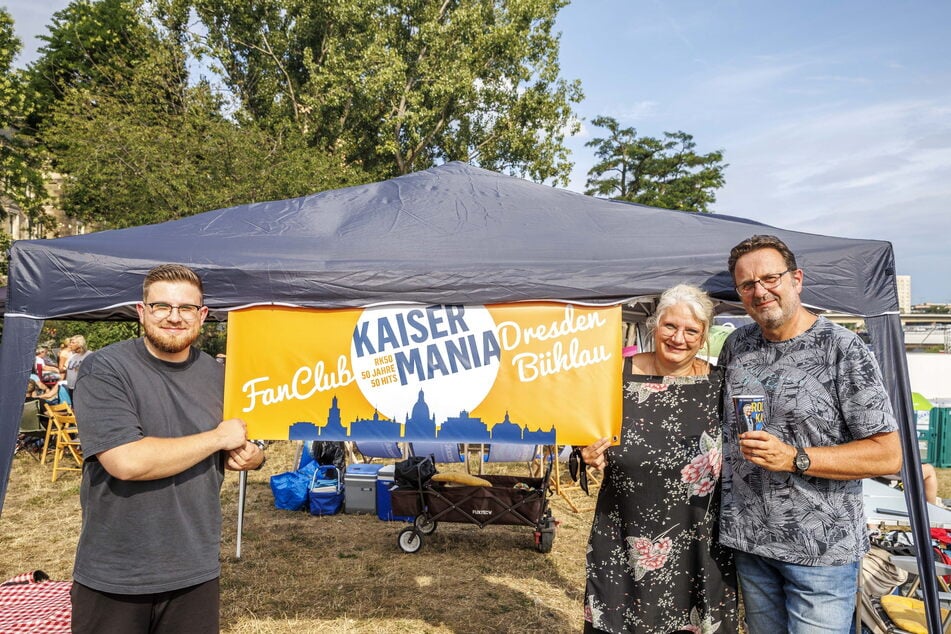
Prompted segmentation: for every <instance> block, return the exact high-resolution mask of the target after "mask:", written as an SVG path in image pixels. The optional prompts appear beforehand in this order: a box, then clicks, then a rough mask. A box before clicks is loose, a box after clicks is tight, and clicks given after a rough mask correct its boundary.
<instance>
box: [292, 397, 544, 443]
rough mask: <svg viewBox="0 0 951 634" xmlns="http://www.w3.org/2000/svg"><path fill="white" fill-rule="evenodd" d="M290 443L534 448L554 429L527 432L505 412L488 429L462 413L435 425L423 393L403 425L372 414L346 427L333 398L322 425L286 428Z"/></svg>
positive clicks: (302, 422) (434, 417)
mask: <svg viewBox="0 0 951 634" xmlns="http://www.w3.org/2000/svg"><path fill="white" fill-rule="evenodd" d="M288 439H289V440H364V441H371V440H372V441H397V440H398V441H417V442H418V441H432V440H438V441H441V442H489V441H495V442H506V443H513V444H515V443H525V444H536V445H553V444H555V427H554V425H551V427H550V428H549V429H548V431H545V430H541V429H539V430H529V429H528V427H527V425H520V424H518V423H517V422H514V421H512V420H511V419H509V415H508V412H506V413H505V417H504V418H503V420H501V421H499V422H497V423H495V424H493V425H492V426H491V428H490V427H489V425H488V424H487V423H486V422H485V421H483V420H482V419H481V418H474V417H472V416H470V415H469V412H467V411H465V410H462V411H460V412H459V415H458V416H450V417H449V418H447V419H445V420H444V421H442V422H440V423H439V424H437V422H436V416H435V415H432V414H430V411H429V405H428V404H427V403H426V398H425V394H424V391H423V390H420V391H419V398H418V399H417V401H416V403H415V404H414V405H413V410H412V413H410V414H407V416H406V418H405V419H404V421H403V422H399V421H396V420H389V419H387V418H385V417H382V416H380V414H379V412H374V414H373V417H372V418H358V419H355V420H352V421H350V422H349V424H347V425H345V424H344V423H343V415H342V412H341V410H340V406H339V404H338V401H337V397H336V396H334V397H333V401H332V404H331V406H330V409H329V411H328V413H327V421H326V423H325V424H324V425H317V424H315V423H313V422H308V421H299V422H296V423H294V424H292V425H290V426H289V427H288Z"/></svg>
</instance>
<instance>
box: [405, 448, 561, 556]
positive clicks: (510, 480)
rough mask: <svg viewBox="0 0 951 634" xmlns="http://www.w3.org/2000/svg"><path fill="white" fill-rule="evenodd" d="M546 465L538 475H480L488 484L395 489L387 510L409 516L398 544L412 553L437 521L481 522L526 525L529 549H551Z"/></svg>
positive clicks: (551, 519) (548, 468)
mask: <svg viewBox="0 0 951 634" xmlns="http://www.w3.org/2000/svg"><path fill="white" fill-rule="evenodd" d="M551 469H552V463H551V462H550V461H549V462H548V465H547V466H546V468H545V473H544V475H543V476H542V477H541V478H532V477H518V476H510V475H483V476H481V478H483V479H484V480H487V481H488V482H489V483H491V486H484V485H481V486H450V485H447V483H443V482H433V481H431V480H430V481H429V482H426V483H419V484H418V485H417V486H416V487H415V488H395V489H393V490H392V492H391V496H392V504H393V513H394V514H396V515H406V516H413V517H414V519H413V525H412V526H409V527H407V528H404V529H403V530H402V531H400V533H399V535H398V537H397V543H398V544H399V547H400V548H401V549H402V550H403V551H404V552H407V553H415V552H417V551H418V550H419V549H420V548H422V546H423V537H424V536H426V535H431V534H432V533H433V532H435V530H436V527H437V526H438V524H439V522H456V523H468V524H475V525H476V526H478V527H479V528H485V527H486V526H489V525H493V524H497V525H508V526H532V527H534V529H535V532H534V537H535V549H536V550H538V552H541V553H547V552H550V551H551V547H552V543H553V542H554V540H555V526H556V522H555V518H554V517H552V514H551V509H550V508H549V506H548V494H549V491H548V483H549V481H550V476H551Z"/></svg>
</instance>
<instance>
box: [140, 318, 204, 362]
mask: <svg viewBox="0 0 951 634" xmlns="http://www.w3.org/2000/svg"><path fill="white" fill-rule="evenodd" d="M143 327H144V329H145V338H146V340H148V342H149V343H150V344H151V345H152V347H154V348H155V349H156V350H159V351H161V352H165V353H167V354H176V353H178V352H181V351H182V350H185V349H187V348H188V347H189V346H190V345H192V344H193V343H195V340H196V339H198V332H199V330H200V329H201V324H200V323H199V322H197V321H196V322H195V323H193V324H192V325H190V326H187V325H186V326H185V327H186V328H187V330H186V331H184V332H182V333H180V334H179V335H170V334H168V333H167V332H165V331H164V330H162V329H161V328H159V326H158V325H157V324H153V323H150V322H146V323H145V324H143Z"/></svg>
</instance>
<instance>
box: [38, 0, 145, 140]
mask: <svg viewBox="0 0 951 634" xmlns="http://www.w3.org/2000/svg"><path fill="white" fill-rule="evenodd" d="M142 2H143V0H95V1H89V0H73V1H72V2H71V3H70V4H69V5H68V6H67V7H66V8H65V9H63V10H61V11H58V12H56V13H55V14H53V19H52V21H51V23H50V25H49V27H48V31H49V33H48V34H47V35H41V36H39V37H40V39H41V40H43V41H44V42H46V44H45V45H44V46H42V47H41V48H40V50H39V52H40V57H39V59H37V61H36V62H34V63H33V64H32V65H31V66H30V67H29V69H28V71H27V74H28V76H29V81H30V90H31V92H32V95H33V101H34V103H33V113H32V115H31V118H30V122H31V125H32V127H33V128H36V129H42V128H43V126H44V125H45V122H46V119H47V117H48V116H49V115H50V113H51V111H52V109H53V108H54V107H55V105H56V104H57V103H58V102H59V101H61V100H63V99H65V98H66V96H67V94H68V93H69V92H70V90H73V89H96V88H97V87H100V86H102V87H108V88H109V90H110V92H111V93H112V94H118V93H120V92H121V91H122V89H123V87H124V86H125V85H126V84H128V83H129V82H130V81H131V78H132V76H133V75H134V74H135V72H136V69H137V68H138V67H139V65H140V64H142V63H143V62H144V61H145V60H146V59H147V58H148V56H149V52H150V51H151V50H152V49H153V48H154V47H155V46H157V45H158V37H157V35H156V33H155V32H154V31H153V30H152V29H150V28H149V27H148V24H147V22H146V19H145V14H144V8H143V4H142Z"/></svg>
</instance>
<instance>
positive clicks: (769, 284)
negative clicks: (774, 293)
mask: <svg viewBox="0 0 951 634" xmlns="http://www.w3.org/2000/svg"><path fill="white" fill-rule="evenodd" d="M795 270H796V269H786V270H785V271H783V272H782V273H771V274H769V275H764V276H763V277H761V278H759V279H755V280H750V281H748V282H743V283H742V284H738V285H737V286H736V292H737V293H739V294H740V295H751V294H752V293H753V290H754V289H756V285H757V284H759V285H761V286H762V287H763V288H764V289H766V290H767V291H771V290H773V289H774V288H776V287H777V286H779V285H780V283H781V282H782V281H783V275H785V274H786V273H792V272H793V271H795Z"/></svg>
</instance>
